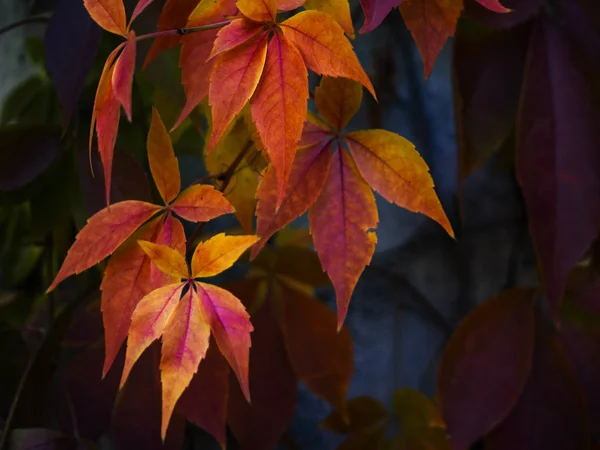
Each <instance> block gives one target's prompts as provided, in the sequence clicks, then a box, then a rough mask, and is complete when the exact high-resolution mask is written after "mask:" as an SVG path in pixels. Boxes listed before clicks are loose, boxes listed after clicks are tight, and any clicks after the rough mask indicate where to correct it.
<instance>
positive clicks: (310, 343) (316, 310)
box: [282, 287, 354, 413]
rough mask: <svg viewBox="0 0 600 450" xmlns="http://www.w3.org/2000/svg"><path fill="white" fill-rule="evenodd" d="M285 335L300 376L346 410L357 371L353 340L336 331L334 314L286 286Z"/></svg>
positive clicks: (311, 388)
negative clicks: (349, 389)
mask: <svg viewBox="0 0 600 450" xmlns="http://www.w3.org/2000/svg"><path fill="white" fill-rule="evenodd" d="M282 298H283V311H284V316H283V317H284V323H283V334H284V336H285V345H286V347H287V351H288V355H289V358H290V363H291V364H292V367H293V368H294V372H296V375H297V376H298V378H299V379H300V380H301V381H303V382H304V383H306V385H307V386H308V388H309V389H310V390H311V391H313V392H314V393H315V394H317V395H320V396H321V397H323V398H324V399H325V400H327V401H328V402H329V403H331V405H332V406H333V407H334V408H335V409H336V410H338V411H340V412H342V413H345V411H346V394H347V392H348V386H349V385H350V378H351V377H352V374H353V372H354V357H353V353H352V339H351V338H350V333H349V332H348V330H347V329H346V328H345V327H344V328H342V330H341V331H340V332H339V333H338V332H337V331H336V322H337V321H336V317H335V314H334V313H333V312H332V311H331V310H330V309H329V308H327V307H326V306H325V305H324V304H323V303H321V302H320V301H318V300H315V299H314V298H311V297H308V296H306V295H305V294H303V293H301V292H299V291H296V290H293V289H290V288H287V287H284V289H283V293H282Z"/></svg>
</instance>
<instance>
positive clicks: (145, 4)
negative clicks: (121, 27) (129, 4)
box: [129, 0, 154, 26]
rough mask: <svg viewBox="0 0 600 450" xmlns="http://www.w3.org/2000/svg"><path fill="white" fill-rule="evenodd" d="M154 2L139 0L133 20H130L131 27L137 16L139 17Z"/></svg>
mask: <svg viewBox="0 0 600 450" xmlns="http://www.w3.org/2000/svg"><path fill="white" fill-rule="evenodd" d="M153 1H154V0H138V2H137V3H136V5H135V9H134V10H133V13H132V14H131V19H129V25H130V26H131V22H133V21H134V20H135V19H136V18H137V16H139V15H140V14H141V13H142V12H143V11H144V10H145V9H146V8H147V7H148V6H150V3H152V2H153Z"/></svg>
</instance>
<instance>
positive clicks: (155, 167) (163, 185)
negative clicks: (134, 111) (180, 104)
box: [148, 108, 181, 204]
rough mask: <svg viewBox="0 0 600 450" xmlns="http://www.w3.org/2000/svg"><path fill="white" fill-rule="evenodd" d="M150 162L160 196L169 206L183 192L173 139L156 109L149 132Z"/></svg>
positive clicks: (153, 109) (153, 110)
mask: <svg viewBox="0 0 600 450" xmlns="http://www.w3.org/2000/svg"><path fill="white" fill-rule="evenodd" d="M148 162H149V163H150V171H151V172H152V177H153V178H154V182H155V183H156V187H157V188H158V192H160V196H161V197H162V198H163V200H164V201H165V204H169V203H170V202H171V201H172V200H173V199H174V198H175V197H177V195H178V194H179V191H180V190H181V180H180V174H179V163H178V162H177V158H176V157H175V153H174V152H173V145H172V144H171V138H170V137H169V134H168V133H167V130H166V128H165V125H164V123H163V121H162V120H161V118H160V115H159V114H158V111H157V110H156V109H155V108H152V122H151V123H150V131H149V132H148Z"/></svg>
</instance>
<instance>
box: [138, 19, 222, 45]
mask: <svg viewBox="0 0 600 450" xmlns="http://www.w3.org/2000/svg"><path fill="white" fill-rule="evenodd" d="M230 23H231V20H225V21H223V22H216V23H209V24H208V25H200V26H197V27H190V28H176V29H174V30H165V31H157V32H155V33H149V34H142V35H140V36H138V37H136V38H135V40H136V41H143V40H145V39H153V38H155V37H160V36H185V35H186V34H190V33H197V32H198V31H206V30H214V29H215V28H221V27H224V26H225V25H229V24H230Z"/></svg>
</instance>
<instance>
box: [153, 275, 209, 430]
mask: <svg viewBox="0 0 600 450" xmlns="http://www.w3.org/2000/svg"><path fill="white" fill-rule="evenodd" d="M203 309H204V308H203V307H202V305H201V303H200V299H199V298H198V294H197V293H196V290H195V289H193V287H192V286H189V291H188V292H187V294H186V295H184V296H183V298H182V299H181V301H180V302H179V303H178V304H177V306H176V308H175V311H174V312H173V314H172V316H171V319H170V320H169V322H168V324H167V327H166V329H165V332H164V335H163V345H162V356H161V359H160V373H161V382H162V392H163V395H162V399H163V400H162V408H163V409H162V426H161V430H162V431H161V435H162V437H163V439H164V437H165V435H166V433H167V427H168V426H169V420H170V419H171V415H172V413H173V409H174V408H175V404H176V403H177V400H179V397H181V394H182V393H183V391H184V390H185V389H186V388H187V387H188V385H189V384H190V381H191V380H192V377H193V376H194V374H195V373H196V372H197V370H198V365H199V364H200V361H201V360H202V359H203V358H204V356H205V355H206V350H207V349H208V339H209V337H210V329H209V326H208V323H207V321H206V319H205V317H206V315H205V314H204V311H203Z"/></svg>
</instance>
